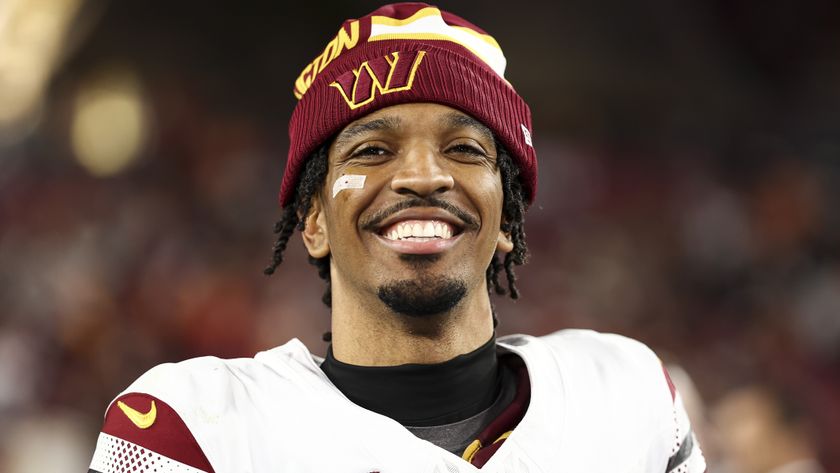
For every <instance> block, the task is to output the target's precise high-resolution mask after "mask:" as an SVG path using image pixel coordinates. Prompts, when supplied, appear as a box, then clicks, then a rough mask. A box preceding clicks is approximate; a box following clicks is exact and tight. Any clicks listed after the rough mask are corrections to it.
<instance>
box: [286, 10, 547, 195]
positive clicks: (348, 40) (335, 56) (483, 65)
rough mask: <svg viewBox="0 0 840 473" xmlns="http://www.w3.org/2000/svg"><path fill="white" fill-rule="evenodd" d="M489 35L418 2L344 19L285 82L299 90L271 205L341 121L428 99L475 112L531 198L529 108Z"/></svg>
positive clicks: (533, 171)
mask: <svg viewBox="0 0 840 473" xmlns="http://www.w3.org/2000/svg"><path fill="white" fill-rule="evenodd" d="M504 70H505V57H504V55H503V54H502V50H501V48H500V47H499V44H498V43H497V42H496V40H495V39H493V37H491V36H490V35H488V34H487V33H485V32H484V31H483V30H481V29H479V28H478V27H476V26H475V25H473V24H472V23H469V22H467V21H466V20H464V19H462V18H460V17H458V16H455V15H453V14H451V13H449V12H445V11H441V10H439V9H438V8H436V7H433V6H429V5H427V4H425V3H397V4H393V5H386V6H384V7H381V8H379V9H378V10H376V11H374V12H373V13H371V14H369V15H367V16H364V17H362V18H360V19H358V20H347V21H345V22H344V24H343V25H342V26H341V29H340V30H339V31H338V34H337V35H336V36H335V38H333V40H332V41H330V42H329V43H328V44H327V47H326V48H324V51H323V52H322V53H321V54H320V55H319V56H318V57H316V58H315V60H314V61H312V63H311V64H309V65H308V66H306V68H305V69H304V70H303V72H302V73H301V74H300V77H298V79H297V81H295V89H294V93H295V97H297V98H298V99H299V101H298V104H297V106H296V107H295V110H294V112H293V113H292V119H291V121H290V123H289V138H290V144H289V158H288V161H287V162H286V171H285V172H284V174H283V183H282V185H281V187H280V205H281V206H284V207H285V206H286V205H288V204H289V203H290V202H291V201H292V199H293V198H294V193H295V187H296V185H297V181H298V178H299V176H300V172H301V169H303V165H304V162H305V160H306V159H307V157H309V155H310V154H312V153H313V152H314V151H315V150H316V149H318V148H319V147H320V146H321V145H322V144H323V143H324V142H325V141H326V140H328V139H329V138H331V137H332V136H333V135H335V134H336V133H338V132H339V131H341V130H342V129H343V128H344V127H345V126H347V125H348V124H349V123H351V122H353V121H354V120H357V119H359V118H361V117H363V116H365V115H367V114H369V113H371V112H374V111H376V110H379V109H381V108H384V107H388V106H391V105H397V104H401V103H411V102H433V103H439V104H443V105H448V106H450V107H453V108H456V109H459V110H461V111H463V112H464V113H466V114H468V115H470V116H472V117H473V118H475V119H477V120H479V121H481V122H482V123H484V124H485V125H487V127H489V128H490V129H491V130H493V133H494V134H495V135H496V137H497V138H498V139H499V140H500V141H501V142H502V143H503V144H504V145H505V147H506V148H507V149H508V151H509V152H510V154H511V155H512V157H513V158H514V162H516V164H517V165H518V166H519V170H520V180H521V181H522V185H523V186H524V188H525V192H526V198H527V199H528V202H529V203H531V202H533V200H534V195H535V194H536V190H537V156H536V153H535V152H534V148H533V145H532V141H531V134H532V131H531V130H532V129H531V111H530V109H529V108H528V105H527V104H526V103H525V101H524V100H522V97H520V96H519V95H518V94H517V93H516V91H515V90H513V86H511V85H510V83H509V82H508V81H507V80H505V78H504Z"/></svg>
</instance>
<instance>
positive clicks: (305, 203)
mask: <svg viewBox="0 0 840 473" xmlns="http://www.w3.org/2000/svg"><path fill="white" fill-rule="evenodd" d="M496 149H497V159H496V165H497V166H498V167H499V172H500V174H501V176H502V189H503V191H504V192H503V194H504V200H503V202H502V225H501V229H502V231H503V232H505V233H506V234H508V235H510V238H511V241H512V242H513V250H512V251H511V252H509V253H507V254H505V257H504V261H501V260H500V259H499V255H498V254H494V255H493V259H492V260H491V261H490V265H488V266H487V289H488V291H489V292H495V293H496V294H499V295H505V294H509V295H510V298H511V299H519V290H518V289H517V288H516V273H515V272H514V270H513V267H514V266H518V265H522V264H524V263H525V261H527V258H528V247H527V245H526V244H525V208H526V205H525V202H526V199H527V196H526V195H525V191H524V189H523V188H522V183H521V182H520V180H519V168H518V167H517V166H516V165H515V164H514V163H513V161H512V159H511V157H510V154H509V153H508V151H507V150H506V149H505V147H504V146H503V145H502V144H501V143H499V142H498V141H497V142H496ZM328 150H329V144H325V145H323V146H321V147H320V148H319V149H318V150H316V151H315V152H314V153H312V155H311V156H309V158H308V159H307V160H306V165H305V167H304V169H303V171H302V173H301V177H300V181H299V182H298V185H297V188H296V189H295V194H294V198H293V200H292V203H291V204H289V205H287V206H286V207H285V208H284V209H283V214H282V215H281V216H280V220H279V221H277V223H275V224H274V233H275V234H277V241H275V242H274V248H273V251H274V255H273V257H272V260H271V263H270V264H269V265H268V267H266V268H265V270H264V271H263V272H264V273H265V274H267V275H271V274H274V271H275V270H276V269H277V267H278V266H280V263H282V262H283V251H285V250H286V246H287V245H288V243H289V238H290V237H291V236H292V234H293V233H294V231H295V230H299V231H302V230H303V229H304V225H305V218H306V216H307V215H309V210H310V208H311V206H312V197H313V196H314V195H315V194H316V193H317V192H318V191H320V189H321V187H322V186H323V185H324V180H325V179H326V176H327V168H328V160H327V157H328ZM309 263H310V264H312V265H314V266H315V267H316V268H317V270H318V276H319V277H320V278H321V279H323V280H324V281H326V283H327V287H326V290H325V291H324V295H323V297H322V298H321V300H322V301H323V302H324V304H326V306H327V307H332V290H331V289H332V288H331V285H330V257H329V256H325V257H323V258H313V257H312V256H310V257H309ZM502 270H504V272H505V274H506V275H507V288H505V287H504V286H503V285H502V284H501V283H500V282H499V273H501V272H502ZM497 324H498V320H497V318H496V314H495V311H494V313H493V326H494V327H495V326H496V325H497ZM329 339H330V333H329V332H327V333H326V334H324V340H325V341H329Z"/></svg>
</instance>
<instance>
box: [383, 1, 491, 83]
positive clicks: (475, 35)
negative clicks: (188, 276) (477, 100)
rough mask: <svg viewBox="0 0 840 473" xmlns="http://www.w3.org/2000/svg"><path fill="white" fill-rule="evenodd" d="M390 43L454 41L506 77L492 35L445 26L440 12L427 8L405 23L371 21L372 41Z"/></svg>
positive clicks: (402, 21) (387, 19) (390, 20)
mask: <svg viewBox="0 0 840 473" xmlns="http://www.w3.org/2000/svg"><path fill="white" fill-rule="evenodd" d="M390 39H414V40H417V39H419V40H423V39H429V40H442V41H451V42H453V43H456V44H458V45H461V46H463V47H465V48H467V49H468V50H469V51H470V52H472V53H473V54H475V55H476V56H478V58H479V59H481V60H482V61H484V62H485V63H486V64H487V65H488V66H490V68H491V69H493V70H494V71H495V72H496V74H498V75H499V77H501V78H502V79H504V77H505V66H506V65H507V61H506V60H505V56H504V54H502V49H501V48H500V47H499V43H497V42H496V40H495V39H493V37H492V36H490V35H485V34H481V33H479V32H477V31H475V30H473V29H471V28H467V27H463V26H451V25H448V24H446V22H445V21H444V20H443V17H442V16H441V14H440V10H438V9H437V8H434V7H427V8H423V9H420V10H418V11H417V12H416V13H415V14H413V15H411V16H410V17H408V18H406V19H403V20H396V19H394V18H390V17H387V16H373V17H371V26H370V38H369V41H385V40H390Z"/></svg>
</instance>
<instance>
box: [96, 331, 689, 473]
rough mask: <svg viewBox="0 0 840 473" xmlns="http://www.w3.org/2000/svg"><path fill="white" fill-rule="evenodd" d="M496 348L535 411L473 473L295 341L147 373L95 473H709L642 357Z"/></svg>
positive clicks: (584, 349) (628, 347) (571, 347)
mask: <svg viewBox="0 0 840 473" xmlns="http://www.w3.org/2000/svg"><path fill="white" fill-rule="evenodd" d="M498 347H499V350H500V352H512V353H514V354H516V355H518V356H519V357H521V359H522V360H523V361H524V364H525V367H526V368H527V371H528V376H529V378H530V388H531V397H530V403H529V405H528V408H527V411H526V412H525V415H524V417H523V418H522V420H521V421H520V422H519V424H518V425H517V426H516V428H515V429H514V430H513V432H512V433H511V434H510V435H509V436H508V437H507V438H506V439H505V441H504V443H503V444H502V445H501V446H500V447H499V448H498V450H496V451H495V453H494V454H493V456H492V457H491V458H490V459H489V461H487V463H486V464H485V465H484V466H483V467H482V468H480V469H479V468H476V467H475V466H474V465H472V464H470V463H468V462H467V461H465V460H464V459H462V458H461V457H459V456H457V455H454V454H452V453H450V452H448V451H446V450H444V449H442V448H439V447H437V446H435V445H433V444H431V443H429V442H427V441H425V440H422V439H420V438H418V437H416V436H414V435H413V434H412V433H411V432H409V431H408V430H407V429H406V428H405V427H403V426H402V425H400V424H399V423H397V422H396V421H394V420H392V419H390V418H388V417H385V416H382V415H380V414H377V413H374V412H371V411H368V410H366V409H364V408H362V407H360V406H358V405H356V404H353V403H352V402H351V401H349V400H348V399H347V398H346V397H345V396H344V395H343V394H342V393H341V392H340V391H339V390H338V389H337V388H336V387H335V386H334V385H333V384H332V383H331V382H330V381H329V379H328V378H327V377H326V375H324V373H323V372H322V371H321V369H320V368H319V364H320V361H321V360H320V359H317V358H315V357H313V355H311V354H310V353H309V351H308V350H307V349H306V347H305V346H304V345H303V344H302V343H301V342H300V341H299V340H297V339H293V340H291V341H290V342H288V343H286V344H285V345H283V346H280V347H278V348H274V349H272V350H268V351H265V352H261V353H259V354H257V355H256V356H255V357H254V358H252V359H233V360H221V359H218V358H212V357H203V358H196V359H192V360H188V361H184V362H181V363H176V364H164V365H160V366H157V367H155V368H153V369H152V370H150V371H149V372H147V373H146V374H144V375H143V376H141V377H140V378H139V379H138V380H137V381H135V382H134V383H133V384H132V385H131V386H129V387H128V389H126V390H125V391H124V392H123V393H122V394H121V395H120V396H119V397H118V398H117V399H115V400H114V402H113V403H112V404H111V406H110V407H109V409H108V412H107V414H106V419H105V425H104V426H103V430H102V433H101V434H100V437H99V440H98V442H97V448H96V452H95V453H94V458H93V461H92V463H91V470H93V471H96V472H100V473H116V472H123V471H131V472H135V471H136V472H138V473H142V472H145V471H148V472H157V473H166V472H176V471H177V472H181V473H189V472H198V471H208V472H209V471H212V472H216V473H228V472H230V473H234V472H235V473H245V472H248V473H263V472H265V473H268V472H271V473H285V472H295V473H304V472H311V473H326V472H335V473H374V472H376V473H457V472H462V473H466V472H479V471H481V472H492V473H497V472H498V473H501V472H506V473H511V472H518V473H537V472H543V473H556V472H566V473H575V472H581V473H583V472H586V473H598V472H603V473H607V472H609V473H615V472H619V471H620V472H623V473H643V472H644V473H667V472H671V471H673V472H678V473H686V472H689V473H700V472H703V471H705V462H704V459H703V456H702V454H701V452H700V449H699V447H698V446H697V442H696V440H695V439H694V435H693V434H692V433H691V429H690V425H689V421H688V418H687V416H686V414H685V410H684V409H683V406H682V402H681V400H680V397H679V395H678V394H677V393H676V392H675V390H674V389H673V385H672V384H671V383H670V380H669V379H668V377H667V373H664V369H663V367H662V364H661V362H660V361H659V359H658V358H657V357H656V356H655V355H654V354H653V352H652V351H651V350H650V349H648V348H647V347H646V346H645V345H643V344H641V343H639V342H636V341H633V340H630V339H628V338H625V337H622V336H618V335H605V334H599V333H596V332H592V331H588V330H564V331H560V332H557V333H554V334H552V335H548V336H545V337H540V338H536V337H531V336H525V335H512V336H507V337H502V338H500V339H499V340H498ZM126 467H127V468H126ZM135 467H136V468H137V469H136V470H132V468H135ZM124 468H125V469H124Z"/></svg>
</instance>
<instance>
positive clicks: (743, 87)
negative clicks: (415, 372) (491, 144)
mask: <svg viewBox="0 0 840 473" xmlns="http://www.w3.org/2000/svg"><path fill="white" fill-rule="evenodd" d="M439 4H440V6H442V7H445V8H446V9H448V10H450V11H453V12H455V13H457V14H460V15H462V16H464V17H466V18H468V19H470V20H471V21H473V22H475V23H476V24H477V25H479V26H481V27H482V28H484V29H486V30H487V31H489V32H490V33H491V34H493V35H494V36H495V37H496V38H497V39H498V40H499V42H500V43H501V45H502V47H503V48H504V50H505V52H506V55H507V57H508V73H507V77H508V79H509V80H510V81H511V82H512V83H513V84H514V85H515V86H516V88H517V89H518V91H519V92H520V93H521V94H522V95H523V96H524V97H525V98H526V100H528V101H529V102H530V104H531V106H532V109H533V113H534V129H535V145H536V148H537V151H538V156H539V159H540V190H539V193H538V198H537V202H536V204H535V205H534V206H533V207H532V208H531V210H530V212H529V214H528V217H527V227H526V230H527V234H528V243H529V247H530V250H531V253H532V259H531V262H530V263H529V264H528V265H526V266H525V267H523V268H521V269H520V270H519V276H520V281H521V282H520V284H521V290H522V293H523V296H522V299H521V300H520V301H518V302H516V303H511V302H508V301H505V300H501V299H498V298H497V300H496V304H497V309H498V311H499V313H500V318H501V325H500V333H503V334H504V333H511V332H527V333H532V334H544V333H547V332H550V331H553V330H557V329H561V328H564V327H585V328H593V329H597V330H602V331H611V332H619V333H623V334H627V335H630V336H633V337H636V338H638V339H640V340H642V341H644V342H646V343H648V344H649V345H651V346H652V347H654V348H655V349H656V350H657V351H658V352H659V353H660V355H661V356H662V357H663V358H664V359H665V360H666V361H667V362H668V363H669V364H672V365H674V366H675V367H681V368H682V369H683V370H684V371H685V373H687V374H688V375H689V376H690V378H691V379H692V380H693V385H694V386H695V387H696V392H695V393H694V395H691V398H692V399H696V400H693V401H692V405H693V407H692V408H693V409H695V411H694V412H695V414H694V415H695V419H694V422H695V424H696V425H697V427H698V429H699V430H700V431H701V435H702V436H703V441H704V447H705V450H706V451H707V454H708V457H709V460H710V466H711V467H710V470H709V471H726V472H729V473H752V472H753V471H755V472H756V473H758V472H759V471H764V470H759V469H753V470H751V469H750V467H749V465H748V462H740V461H739V460H738V459H737V458H735V456H736V455H738V454H739V453H738V452H737V450H738V448H741V447H736V446H735V444H736V442H740V441H741V440H743V435H742V436H741V437H739V438H740V440H738V438H736V437H737V434H732V433H731V432H728V431H727V427H726V426H727V425H728V424H727V419H726V416H727V415H731V413H730V414H727V412H730V411H731V410H732V409H729V410H727V409H725V408H721V407H720V404H721V402H722V401H724V400H726V399H727V396H728V395H730V393H732V392H733V389H735V388H736V387H738V386H741V385H744V384H754V385H761V386H766V387H772V388H774V389H775V390H776V392H780V393H783V398H784V399H785V405H787V406H794V405H795V406H796V412H799V413H801V415H802V417H801V418H802V419H804V420H805V424H806V425H807V427H808V428H809V429H810V430H808V432H809V435H810V436H808V437H807V439H808V440H807V442H810V445H812V446H813V448H815V449H816V451H818V453H819V457H820V461H821V462H822V463H823V465H824V466H825V468H826V471H830V472H838V471H840V209H838V203H840V3H838V2H833V1H825V2H818V1H810V0H804V1H799V2H789V1H757V0H754V1H748V0H737V1H732V0H703V1H701V0H691V1H682V2H670V1H667V0H640V1H638V2H624V1H621V0H603V1H597V2H591V1H586V0H564V1H559V2H542V3H540V2H536V3H533V2H527V1H523V2H504V3H503V2H482V1H477V0H462V1H443V2H440V3H439ZM378 5H379V2H371V1H355V2H346V1H345V2H341V1H314V2H297V3H296V4H294V5H290V4H287V3H285V2H277V1H273V2H269V1H250V2H218V3H214V2H205V1H197V0H185V1H179V2H155V1H140V0H119V1H117V0H113V1H110V2H108V1H104V0H2V1H0V471H3V472H9V473H18V472H32V471H39V472H48V471H85V470H86V468H87V463H88V461H89V459H90V455H91V453H92V451H93V447H94V442H95V438H96V433H97V431H98V427H99V424H100V422H101V419H102V414H103V413H104V409H105V407H106V406H107V404H108V402H109V401H110V400H111V399H112V397H113V396H115V395H116V394H117V393H118V392H119V391H120V390H122V389H123V388H125V387H126V386H127V384H128V383H130V382H131V381H132V380H133V379H134V378H136V377H137V376H138V375H140V374H141V373H142V372H143V371H145V370H147V369H149V368H150V367H152V366H153V365H155V364H158V363H162V362H168V361H177V360H181V359H184V358H187V357H193V356H199V355H216V356H223V357H235V356H252V355H253V354H254V353H255V352H256V351H259V350H263V349H267V348H269V347H273V346H276V345H279V344H281V343H284V342H285V341H286V340H288V339H289V338H291V337H299V338H300V339H302V340H303V341H304V342H305V343H306V344H307V345H308V346H309V347H310V348H311V349H312V350H313V351H314V352H316V353H319V354H322V353H323V352H324V350H325V347H326V344H325V343H324V342H322V341H321V333H322V332H324V331H325V330H327V329H328V324H329V314H328V311H327V310H326V308H325V307H323V306H322V305H321V303H320V294H321V291H322V284H321V282H320V280H319V279H318V278H317V276H316V274H315V272H314V269H313V268H311V267H309V266H308V264H307V263H306V259H305V257H304V251H303V248H302V245H301V244H294V245H292V246H293V248H292V249H291V251H290V253H289V255H288V257H287V261H286V262H285V263H284V264H283V266H281V268H280V269H279V271H278V273H277V274H276V275H275V276H273V277H271V278H267V277H265V276H263V274H262V268H263V267H264V266H265V265H266V264H267V263H268V261H269V258H270V253H271V251H270V250H271V245H272V243H273V235H272V233H271V227H272V224H273V222H274V221H275V220H276V219H277V218H278V217H279V210H278V208H277V204H276V193H277V190H278V186H279V182H280V176H281V173H282V169H283V165H284V161H285V153H286V148H287V143H288V141H287V134H286V126H287V123H288V122H287V120H288V118H289V116H290V113H291V110H292V108H293V107H294V98H293V96H292V82H293V80H294V79H295V78H296V77H297V75H298V73H299V72H300V70H301V68H302V67H303V66H305V65H306V64H307V63H308V62H309V61H310V60H311V59H312V58H313V57H314V56H316V55H317V54H318V53H319V52H320V51H321V49H322V48H323V46H324V45H325V44H326V42H327V41H328V40H329V39H330V38H331V37H332V36H333V35H334V34H335V32H336V31H337V28H338V26H339V24H340V22H341V21H342V20H343V19H345V18H352V17H357V16H360V15H363V14H365V13H367V12H369V11H371V10H372V9H374V8H375V7H377V6H378ZM674 369H675V370H677V371H679V372H680V373H681V374H680V378H682V371H681V370H680V369H679V368H674ZM684 385H685V386H686V387H685V391H686V392H688V391H689V390H690V387H689V386H690V385H689V384H684ZM687 395H688V393H687ZM736 411H737V412H746V411H744V410H743V409H736ZM786 412H791V411H790V410H788V411H786ZM739 425H744V424H743V423H739ZM325 428H328V427H327V426H325ZM730 430H731V429H730ZM759 430H761V429H759ZM764 430H766V429H764ZM733 435H734V436H733ZM744 435H747V434H744ZM767 442H769V441H767ZM807 442H806V443H807ZM757 445H758V446H755V447H749V446H744V447H743V449H749V448H753V450H755V449H762V448H763V449H765V451H767V452H769V451H770V449H771V448H775V447H774V446H775V445H776V444H771V443H766V442H765V443H764V444H762V443H760V442H759V443H758V444H757ZM742 453H743V452H742ZM767 455H768V454H765V455H764V456H765V457H766V456H767Z"/></svg>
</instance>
